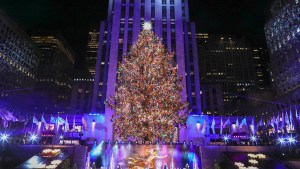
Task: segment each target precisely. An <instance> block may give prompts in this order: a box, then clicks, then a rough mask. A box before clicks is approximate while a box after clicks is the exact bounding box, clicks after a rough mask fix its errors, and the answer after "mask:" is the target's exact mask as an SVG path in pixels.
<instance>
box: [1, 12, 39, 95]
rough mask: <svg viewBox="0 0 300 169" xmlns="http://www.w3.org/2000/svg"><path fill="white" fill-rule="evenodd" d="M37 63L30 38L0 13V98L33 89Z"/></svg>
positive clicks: (36, 53)
mask: <svg viewBox="0 0 300 169" xmlns="http://www.w3.org/2000/svg"><path fill="white" fill-rule="evenodd" d="M38 63H39V51H38V49H37V48H36V46H35V44H34V43H33V42H32V41H31V39H30V37H29V36H28V35H27V34H26V33H25V32H24V31H23V30H22V29H21V28H20V27H19V26H18V25H17V24H16V23H15V22H14V21H12V20H11V19H10V18H9V17H8V16H7V15H6V14H5V13H3V12H2V11H0V98H1V97H6V96H8V95H9V94H8V93H5V91H10V90H15V89H20V90H22V89H26V88H33V87H34V82H35V78H36V70H37V66H38ZM1 91H4V92H3V93H1Z"/></svg>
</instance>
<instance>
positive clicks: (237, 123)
mask: <svg viewBox="0 0 300 169" xmlns="http://www.w3.org/2000/svg"><path fill="white" fill-rule="evenodd" d="M235 126H236V127H239V118H238V117H237V118H236V122H235Z"/></svg>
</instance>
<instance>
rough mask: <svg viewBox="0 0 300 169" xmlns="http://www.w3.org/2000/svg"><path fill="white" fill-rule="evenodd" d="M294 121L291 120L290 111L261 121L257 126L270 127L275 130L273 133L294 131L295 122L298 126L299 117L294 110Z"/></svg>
mask: <svg viewBox="0 0 300 169" xmlns="http://www.w3.org/2000/svg"><path fill="white" fill-rule="evenodd" d="M295 117H296V118H295V119H294V118H293V114H292V110H291V109H290V111H289V112H288V111H285V112H281V113H278V114H277V116H276V115H273V116H271V117H270V118H268V119H264V120H263V119H261V120H260V121H259V122H258V124H257V126H265V125H266V126H272V127H273V128H274V129H275V132H278V131H279V130H281V131H282V132H286V131H287V130H294V129H295V120H296V122H297V123H298V124H299V121H300V115H299V113H298V111H297V109H296V112H295Z"/></svg>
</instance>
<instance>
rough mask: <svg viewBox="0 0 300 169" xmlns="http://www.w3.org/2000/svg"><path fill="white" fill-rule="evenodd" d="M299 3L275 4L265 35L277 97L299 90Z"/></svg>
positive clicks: (293, 0)
mask: <svg viewBox="0 0 300 169" xmlns="http://www.w3.org/2000/svg"><path fill="white" fill-rule="evenodd" d="M299 8H300V3H299V1H297V0H286V1H278V0H277V1H275V2H274V3H273V5H272V7H271V9H270V10H271V17H270V19H269V21H268V22H267V23H266V25H265V34H266V39H267V44H268V49H269V52H270V58H271V70H272V77H273V79H274V82H275V89H276V92H277V94H278V95H285V94H288V93H290V92H292V91H293V90H295V89H297V88H299V87H300V80H299V79H300V74H299V71H300V66H299V64H300V59H299V56H300V47H299V46H300V41H299V37H300V21H299V15H300V9H299Z"/></svg>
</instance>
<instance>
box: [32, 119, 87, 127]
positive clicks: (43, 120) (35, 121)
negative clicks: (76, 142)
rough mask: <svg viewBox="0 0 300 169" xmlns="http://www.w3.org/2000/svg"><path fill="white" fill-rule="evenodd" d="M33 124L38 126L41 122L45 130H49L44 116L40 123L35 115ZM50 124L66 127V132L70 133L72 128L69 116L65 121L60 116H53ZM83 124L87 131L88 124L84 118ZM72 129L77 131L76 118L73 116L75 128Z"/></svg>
mask: <svg viewBox="0 0 300 169" xmlns="http://www.w3.org/2000/svg"><path fill="white" fill-rule="evenodd" d="M32 122H33V124H36V125H38V123H39V122H41V123H43V124H44V126H45V128H46V129H48V126H49V125H48V123H47V121H46V120H45V118H44V115H42V117H41V120H40V121H38V119H37V118H36V117H35V115H34V116H33V119H32ZM50 124H55V125H57V126H60V125H64V128H65V131H68V130H69V126H70V124H69V122H68V118H67V116H66V118H65V119H63V118H62V117H60V116H58V117H54V116H52V115H51V117H50ZM82 124H83V126H84V127H85V129H87V122H86V120H85V119H84V117H82ZM72 128H73V129H75V116H73V127H72Z"/></svg>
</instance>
